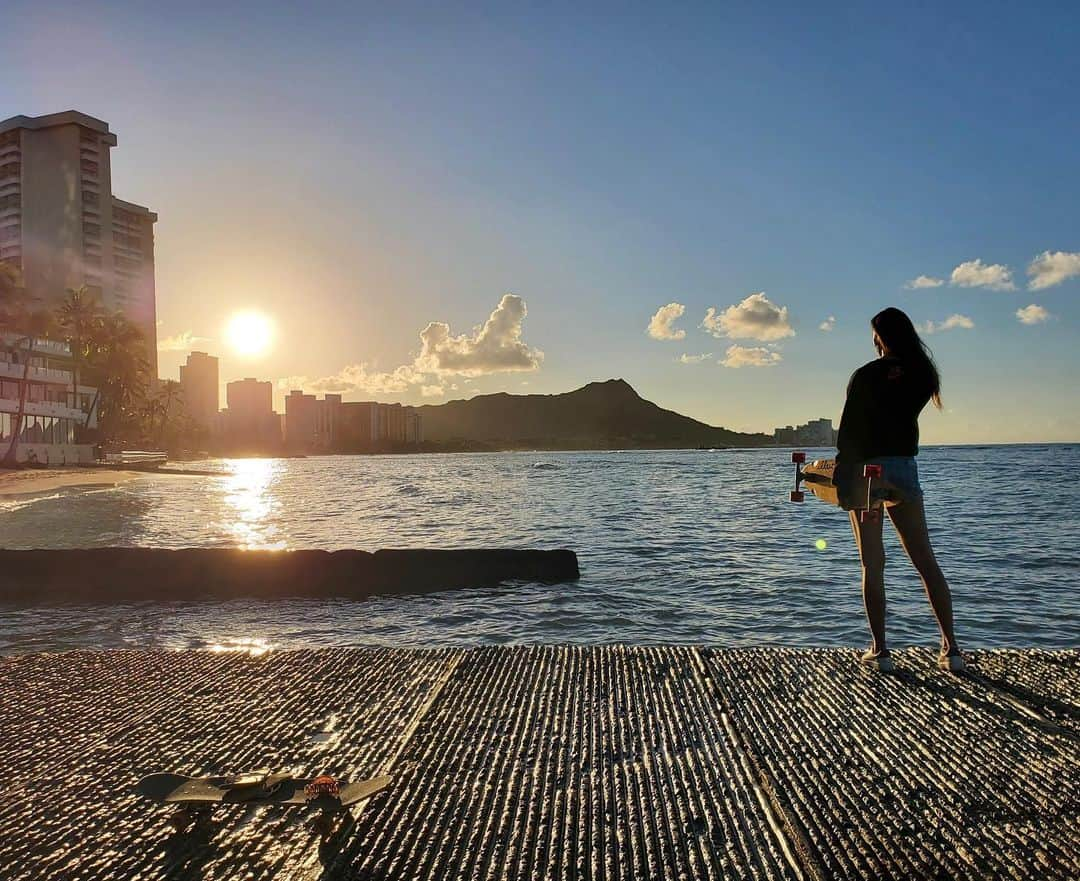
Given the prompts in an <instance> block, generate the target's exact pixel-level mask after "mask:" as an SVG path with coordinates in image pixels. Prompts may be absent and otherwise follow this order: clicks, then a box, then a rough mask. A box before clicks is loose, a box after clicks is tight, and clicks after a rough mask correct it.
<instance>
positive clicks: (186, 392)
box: [180, 352, 220, 429]
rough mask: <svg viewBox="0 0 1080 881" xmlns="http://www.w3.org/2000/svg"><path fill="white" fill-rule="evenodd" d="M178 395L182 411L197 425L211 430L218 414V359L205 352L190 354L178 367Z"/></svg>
mask: <svg viewBox="0 0 1080 881" xmlns="http://www.w3.org/2000/svg"><path fill="white" fill-rule="evenodd" d="M180 393H181V395H182V396H183V398H184V409H185V410H187V413H188V415H189V416H190V417H191V418H192V419H194V420H195V421H196V422H197V423H198V424H199V425H201V426H202V427H203V428H206V429H212V428H213V426H214V424H215V420H216V419H217V412H218V401H219V397H220V395H219V392H218V359H217V358H215V357H214V356H213V355H207V354H206V352H191V353H190V354H189V355H188V356H187V363H186V364H182V365H181V366H180Z"/></svg>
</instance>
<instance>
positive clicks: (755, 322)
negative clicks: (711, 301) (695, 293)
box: [701, 292, 795, 351]
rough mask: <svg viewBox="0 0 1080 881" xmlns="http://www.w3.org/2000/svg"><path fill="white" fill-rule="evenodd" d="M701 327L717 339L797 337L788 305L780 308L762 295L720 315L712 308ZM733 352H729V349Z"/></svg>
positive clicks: (752, 295) (752, 297) (759, 294)
mask: <svg viewBox="0 0 1080 881" xmlns="http://www.w3.org/2000/svg"><path fill="white" fill-rule="evenodd" d="M701 326H702V327H703V328H705V330H707V331H708V332H709V333H711V334H712V335H713V336H715V337H723V336H726V337H731V338H732V339H751V340H761V341H763V342H771V341H773V340H780V339H783V338H784V337H789V336H795V331H794V330H793V329H792V327H791V323H790V322H789V321H788V310H787V306H777V305H776V304H775V303H772V302H770V301H769V298H768V297H766V296H765V294H764V293H763V292H759V293H756V294H751V295H750V296H749V297H747V298H746V299H745V300H743V301H742V302H741V303H739V304H738V305H736V306H728V308H727V309H725V310H724V311H723V312H719V313H718V312H717V311H716V310H715V309H713V308H712V307H711V306H710V307H709V309H708V311H707V312H706V313H705V319H704V320H703V321H702V322H701ZM729 351H730V350H729Z"/></svg>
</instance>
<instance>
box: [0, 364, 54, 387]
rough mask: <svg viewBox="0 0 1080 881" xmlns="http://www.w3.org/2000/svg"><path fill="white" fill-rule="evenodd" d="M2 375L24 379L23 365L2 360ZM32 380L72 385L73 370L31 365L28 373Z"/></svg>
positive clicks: (8, 377) (0, 369)
mask: <svg viewBox="0 0 1080 881" xmlns="http://www.w3.org/2000/svg"><path fill="white" fill-rule="evenodd" d="M0 377H3V378H5V379H22V378H23V365H22V364H11V363H10V362H8V361H0ZM26 377H27V379H29V380H30V381H31V382H43V383H49V384H51V385H66V386H70V385H71V372H70V371H68V370H54V369H53V368H51V367H31V368H30V372H29V373H27V375H26Z"/></svg>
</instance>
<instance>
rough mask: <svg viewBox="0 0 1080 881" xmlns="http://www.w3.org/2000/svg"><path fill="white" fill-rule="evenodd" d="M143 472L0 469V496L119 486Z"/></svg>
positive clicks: (32, 494)
mask: <svg viewBox="0 0 1080 881" xmlns="http://www.w3.org/2000/svg"><path fill="white" fill-rule="evenodd" d="M145 474H146V472H138V471H129V470H127V469H120V468H95V467H78V466H73V467H68V468H40V469H39V468H20V469H0V498H13V497H23V496H37V495H44V494H46V493H51V492H56V491H57V490H60V489H83V488H88V489H89V488H94V487H97V488H102V487H108V486H120V485H121V484H123V483H128V482H130V481H132V480H135V479H136V478H139V477H142V476H144V475H145Z"/></svg>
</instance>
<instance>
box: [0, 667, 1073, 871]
mask: <svg viewBox="0 0 1080 881" xmlns="http://www.w3.org/2000/svg"><path fill="white" fill-rule="evenodd" d="M896 659H897V666H898V672H897V674H896V675H891V676H883V675H880V674H875V673H873V672H871V671H869V670H866V669H863V668H861V667H860V666H859V665H858V664H857V663H856V661H855V653H854V652H853V651H852V650H810V651H795V650H785V649H725V650H712V649H708V648H704V647H694V646H687V647H654V648H630V647H624V646H610V647H555V646H528V647H515V648H484V649H469V650H456V649H446V650H438V651H415V650H391V649H384V650H370V651H364V650H324V651H297V652H274V651H270V652H268V653H266V654H264V655H261V656H258V657H251V656H246V655H240V654H216V653H211V652H157V651H155V652H149V651H148V652H139V651H108V652H68V653H63V654H53V655H25V656H17V657H8V658H0V705H2V706H3V709H4V711H3V713H0V780H3V783H4V788H5V792H4V797H3V798H2V799H0V877H3V878H4V879H5V881H29V879H34V881H43V879H75V878H77V879H85V881H96V879H105V878H178V879H179V878H184V879H187V878H192V879H195V878H198V879H204V881H211V879H235V878H249V879H270V878H273V879H278V881H293V879H316V878H317V879H326V881H328V879H338V878H341V879H346V878H348V879H368V881H371V879H380V881H391V879H394V881H397V879H425V881H455V879H470V881H472V879H489V881H496V879H497V881H532V879H596V881H601V879H603V881H606V879H611V881H630V879H643V881H655V879H672V881H674V879H680V881H696V879H712V881H718V879H728V878H733V879H757V881H794V879H800V881H825V879H842V881H848V879H851V881H854V879H860V881H861V879H866V878H874V879H890V878H897V879H921V878H927V879H931V878H933V879H940V878H950V879H1022V878H1032V879H1035V878H1038V879H1051V881H1052V879H1074V878H1077V877H1080V836H1078V835H1077V831H1076V830H1077V828H1080V827H1078V820H1080V775H1078V774H1077V769H1078V761H1080V675H1078V674H1080V652H1078V651H1057V652H1052V651H990V652H974V653H972V654H971V656H970V661H971V668H972V670H973V673H972V675H970V676H962V677H958V676H951V675H949V674H945V673H942V672H940V671H939V670H937V669H936V668H935V666H934V655H933V654H932V653H931V652H929V651H925V650H919V649H903V650H900V651H898V652H897V653H896ZM259 766H270V767H272V768H282V767H292V768H294V769H296V771H297V772H298V773H300V774H304V775H312V774H316V773H319V772H328V773H331V774H334V775H337V776H339V777H342V778H345V779H359V778H367V777H374V776H377V775H380V774H389V775H391V776H392V777H393V778H394V781H393V784H392V785H391V787H390V788H389V789H388V790H386V791H385V792H383V793H380V794H379V795H378V796H376V797H375V798H373V799H372V800H370V801H368V802H366V803H364V804H361V805H359V806H357V807H354V808H352V809H351V810H350V812H349V813H348V814H347V815H345V816H342V817H341V818H339V819H338V821H337V823H336V825H335V826H334V827H333V829H332V830H331V832H330V834H329V835H328V836H327V837H325V838H320V836H319V834H317V833H316V832H315V831H314V830H312V829H311V828H310V827H309V826H308V825H307V822H306V821H307V820H308V816H307V815H306V813H305V811H304V810H303V809H300V808H292V809H289V808H282V807H245V806H243V805H230V806H220V807H218V808H216V809H215V811H214V813H213V815H212V817H210V818H209V820H208V821H207V822H205V823H202V824H199V825H197V826H196V827H194V828H191V829H186V830H182V831H181V830H177V829H175V828H173V826H172V824H171V818H172V817H173V816H174V814H175V809H174V808H172V807H169V806H162V805H157V804H153V803H150V802H147V801H145V800H144V799H142V798H141V797H140V796H138V794H137V793H136V792H135V791H134V784H135V782H136V781H137V780H138V779H139V778H140V777H142V776H143V775H145V774H148V773H151V772H155V771H176V772H180V773H186V774H222V773H234V772H238V771H243V770H250V769H252V768H256V767H259Z"/></svg>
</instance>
